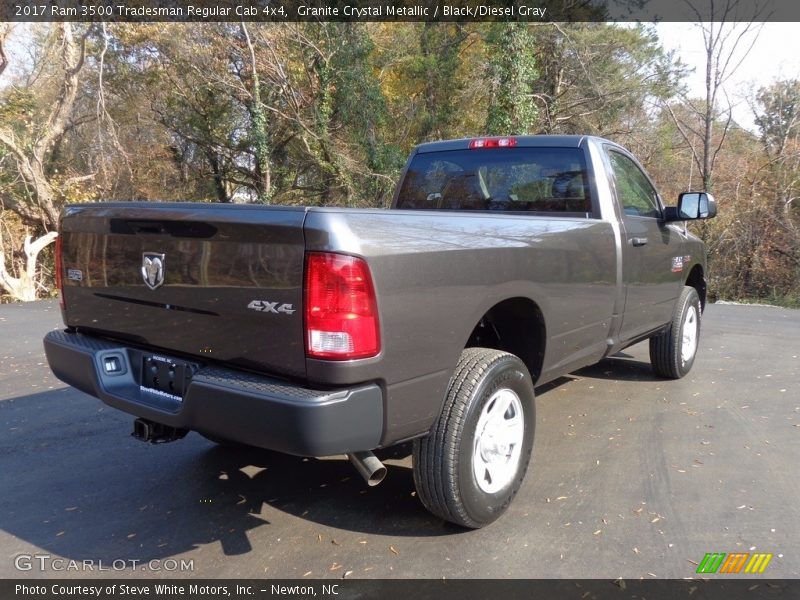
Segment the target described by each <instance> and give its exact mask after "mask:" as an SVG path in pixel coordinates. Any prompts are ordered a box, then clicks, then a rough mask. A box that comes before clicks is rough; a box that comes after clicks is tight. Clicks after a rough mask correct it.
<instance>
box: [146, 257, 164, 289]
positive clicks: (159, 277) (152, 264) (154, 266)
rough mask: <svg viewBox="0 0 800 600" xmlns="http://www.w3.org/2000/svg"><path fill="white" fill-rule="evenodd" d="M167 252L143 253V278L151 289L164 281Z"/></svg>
mask: <svg viewBox="0 0 800 600" xmlns="http://www.w3.org/2000/svg"><path fill="white" fill-rule="evenodd" d="M165 256H166V254H156V253H155V252H145V253H144V254H142V279H144V283H145V285H146V286H147V287H149V288H150V289H151V290H154V289H156V288H157V287H158V286H160V285H161V284H162V283H164V257H165Z"/></svg>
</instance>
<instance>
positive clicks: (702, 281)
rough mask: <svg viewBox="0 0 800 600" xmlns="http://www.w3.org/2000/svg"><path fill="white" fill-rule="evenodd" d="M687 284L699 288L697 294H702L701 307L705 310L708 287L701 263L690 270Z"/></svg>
mask: <svg viewBox="0 0 800 600" xmlns="http://www.w3.org/2000/svg"><path fill="white" fill-rule="evenodd" d="M686 285H688V286H689V287H693V288H694V289H695V290H697V295H698V296H700V307H701V309H702V310H705V308H706V293H707V289H706V278H705V276H704V273H703V267H702V266H701V265H695V266H693V267H692V270H691V271H689V276H688V277H687V278H686Z"/></svg>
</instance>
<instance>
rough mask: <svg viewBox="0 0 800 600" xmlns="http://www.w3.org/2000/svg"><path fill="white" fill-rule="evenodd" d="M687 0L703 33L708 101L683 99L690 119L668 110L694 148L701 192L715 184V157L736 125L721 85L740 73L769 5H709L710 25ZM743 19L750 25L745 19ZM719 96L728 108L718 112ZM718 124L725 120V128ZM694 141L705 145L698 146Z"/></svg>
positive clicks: (733, 0)
mask: <svg viewBox="0 0 800 600" xmlns="http://www.w3.org/2000/svg"><path fill="white" fill-rule="evenodd" d="M683 1H684V3H685V4H686V5H687V6H689V8H690V9H691V10H692V12H693V13H694V14H695V16H696V17H697V23H698V26H699V28H700V31H701V32H702V34H703V47H704V49H705V57H706V73H705V76H706V78H705V79H706V84H705V92H706V97H705V102H704V103H702V104H701V103H698V102H697V101H696V100H694V99H692V98H688V97H684V98H683V102H684V104H685V105H686V106H687V107H688V108H689V109H690V110H689V115H690V117H691V118H685V117H683V116H681V115H678V114H676V112H675V111H674V110H673V109H672V107H671V106H670V105H669V104H667V105H666V107H667V110H668V111H669V113H670V116H671V117H672V119H673V121H674V122H675V125H676V127H677V128H678V131H679V132H680V134H681V136H682V137H683V139H684V141H685V142H686V143H687V145H688V146H689V148H690V149H691V154H692V160H693V164H694V166H696V167H697V170H698V171H699V173H700V176H701V180H702V184H703V189H706V190H710V189H711V188H712V187H713V183H714V182H713V175H714V165H715V163H716V160H717V155H718V154H719V152H720V150H721V149H722V146H723V144H724V143H725V138H726V136H727V134H728V131H729V130H730V128H731V125H732V124H733V107H732V105H731V101H730V98H729V97H728V96H727V94H726V92H725V89H724V87H723V86H724V85H725V83H726V82H727V81H728V80H729V79H730V78H731V77H732V76H733V75H734V73H736V71H737V70H738V69H739V67H740V66H741V64H742V62H743V61H744V59H745V58H746V57H747V55H748V54H749V53H750V50H752V48H753V45H754V44H755V43H756V41H757V40H758V36H759V34H760V33H761V28H762V27H763V22H761V23H759V21H763V19H765V18H766V11H765V6H766V5H765V4H763V3H761V2H757V1H756V2H752V1H751V0H723V1H721V2H718V3H715V2H711V4H710V14H709V15H708V21H705V20H704V15H702V14H701V13H700V12H699V10H698V9H697V8H696V7H695V6H694V5H693V4H692V3H691V2H689V0H683ZM744 16H746V17H747V19H746V20H743V17H744ZM721 95H724V96H725V107H724V108H723V109H722V110H721V111H720V110H719V108H720V96H721ZM719 117H721V118H719ZM718 121H722V123H721V125H720V124H718ZM694 140H700V141H701V142H702V143H700V144H696V143H695V141H694ZM690 183H691V182H690Z"/></svg>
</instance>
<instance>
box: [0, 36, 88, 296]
mask: <svg viewBox="0 0 800 600" xmlns="http://www.w3.org/2000/svg"><path fill="white" fill-rule="evenodd" d="M8 33H9V30H8V28H3V29H2V30H0V73H2V71H4V70H5V69H6V67H7V65H8V58H7V56H6V53H5V43H6V41H7V39H8ZM88 33H89V29H87V30H86V31H85V33H84V34H83V36H82V37H81V39H80V40H76V39H75V36H74V34H73V30H72V25H71V24H70V23H63V24H61V25H60V28H59V30H58V34H57V42H58V44H57V46H58V45H60V56H59V65H58V66H59V68H58V69H57V72H58V73H59V80H58V83H57V85H58V92H57V95H56V99H55V102H54V103H53V105H52V107H51V108H50V109H49V111H48V112H47V114H46V116H45V118H44V120H43V121H44V125H43V126H42V127H41V128H40V129H38V130H34V128H31V127H25V128H21V129H18V130H16V131H15V129H14V128H13V126H12V124H9V123H2V124H0V144H1V145H2V146H3V147H5V149H6V151H7V153H8V155H10V157H11V158H12V159H13V160H14V161H16V166H17V172H18V175H19V177H20V179H21V180H22V182H23V183H24V184H25V186H26V188H27V189H28V190H30V192H29V193H28V194H27V195H26V196H23V197H19V196H15V195H13V194H9V195H7V196H5V197H4V198H3V208H4V209H6V208H9V209H11V210H13V211H14V212H16V213H17V214H18V215H19V216H20V217H21V218H22V219H23V221H25V222H27V223H28V224H30V225H33V226H35V227H37V228H41V229H43V230H44V231H45V234H44V235H42V236H41V237H39V238H38V239H36V240H35V241H34V240H33V238H32V236H31V235H26V236H25V241H24V244H23V252H24V254H25V265H24V267H22V268H20V269H19V271H20V272H19V276H18V277H15V276H14V275H13V274H12V273H11V272H10V271H9V270H8V269H7V268H6V262H5V252H4V251H3V247H2V243H0V287H2V288H3V289H5V290H6V291H7V292H8V293H9V294H10V295H11V296H12V297H14V298H16V299H18V300H23V301H30V300H35V299H36V277H35V276H36V263H37V259H38V257H39V253H40V252H41V251H42V250H43V249H44V248H45V247H46V246H47V245H49V244H50V243H51V242H52V241H53V240H55V238H56V237H57V236H58V234H57V233H56V232H55V229H56V227H57V225H58V216H59V209H60V206H59V198H60V196H59V193H58V186H56V185H55V184H54V182H53V181H52V180H51V176H50V174H49V173H48V172H47V168H46V167H47V165H48V164H49V159H50V157H51V154H52V152H53V149H54V148H55V147H57V145H58V143H59V142H60V141H61V140H62V138H63V137H64V135H65V133H66V132H67V130H68V128H69V123H70V119H71V117H72V114H73V108H74V105H75V100H76V97H77V94H78V84H79V75H80V72H81V70H82V69H83V66H84V59H85V56H86V37H87V35H88ZM29 135H30V137H28V136H29ZM87 177H89V178H90V177H92V175H88V176H82V177H77V178H72V179H67V180H65V181H64V182H62V184H61V185H62V186H68V185H71V184H74V183H75V182H76V181H77V180H80V179H86V178H87Z"/></svg>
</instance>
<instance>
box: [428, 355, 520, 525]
mask: <svg viewBox="0 0 800 600" xmlns="http://www.w3.org/2000/svg"><path fill="white" fill-rule="evenodd" d="M534 423H535V414H534V395H533V382H532V380H531V376H530V374H529V373H528V369H527V368H526V367H525V365H524V363H523V362H522V361H521V360H520V359H519V358H517V357H516V356H514V355H513V354H509V353H507V352H501V351H499V350H492V349H489V348H467V349H466V350H464V352H463V353H462V354H461V358H460V360H459V362H458V365H457V366H456V370H455V373H454V374H453V377H452V379H451V380H450V386H449V388H448V390H447V396H446V398H445V404H444V408H443V410H442V413H441V415H440V416H439V419H438V420H437V422H436V423H435V424H434V426H433V429H432V430H431V432H430V434H429V435H428V436H426V437H424V438H421V439H417V440H415V441H414V450H413V461H414V483H415V485H416V488H417V495H418V496H419V498H420V500H421V501H422V503H423V504H424V505H425V507H426V508H427V509H428V510H429V511H430V512H432V513H433V514H435V515H437V516H439V517H441V518H442V519H445V520H446V521H450V522H452V523H456V524H458V525H462V526H464V527H471V528H475V529H477V528H479V527H483V526H484V525H487V524H489V523H491V522H492V521H494V520H495V519H497V518H498V517H499V516H500V515H502V514H503V512H505V510H506V509H507V508H508V506H509V504H511V501H512V500H513V498H514V496H515V495H516V493H517V491H518V490H519V488H520V486H521V485H522V481H523V479H524V477H525V472H526V470H527V468H528V462H529V461H530V457H531V450H532V449H533V433H534Z"/></svg>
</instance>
